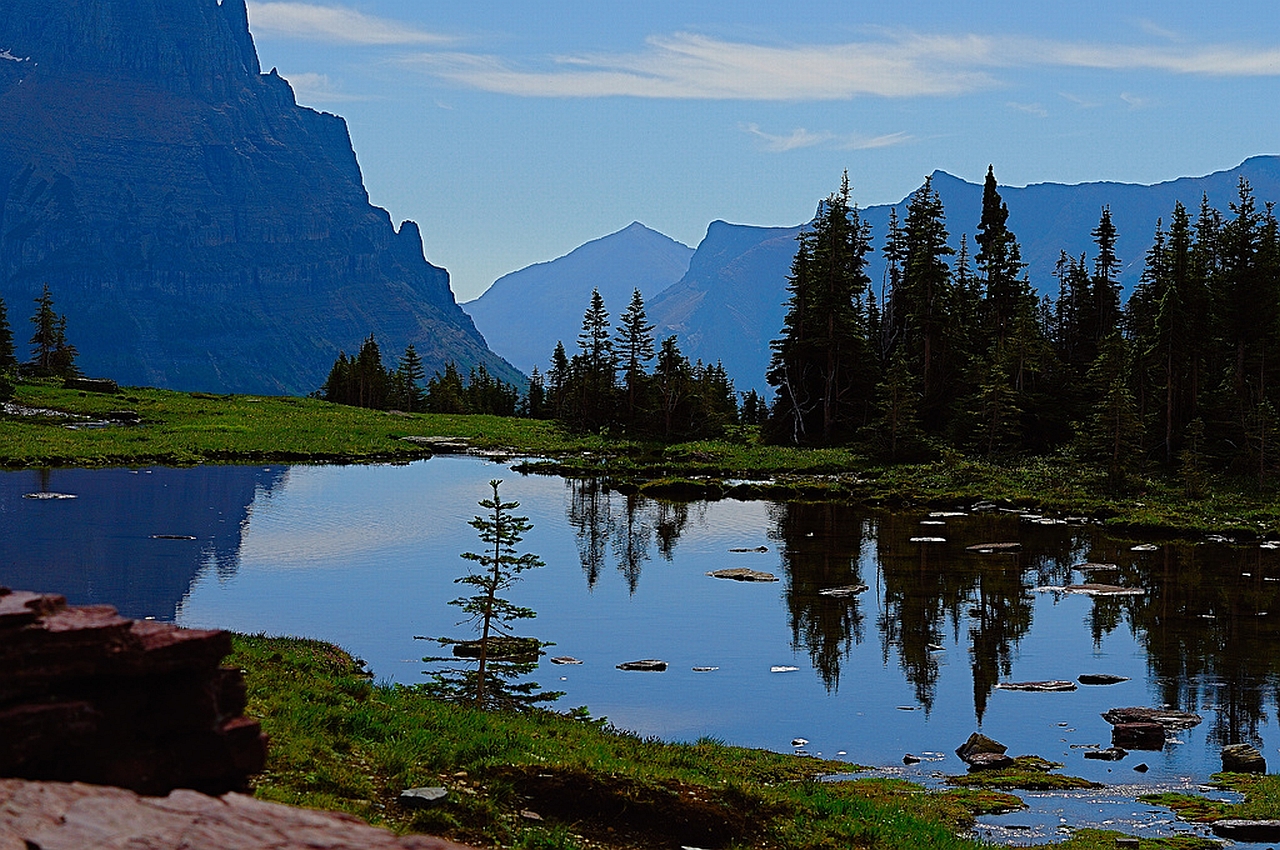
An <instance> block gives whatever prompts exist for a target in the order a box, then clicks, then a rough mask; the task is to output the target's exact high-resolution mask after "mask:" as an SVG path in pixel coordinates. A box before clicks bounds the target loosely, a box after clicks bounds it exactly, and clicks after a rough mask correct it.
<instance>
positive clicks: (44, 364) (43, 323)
mask: <svg viewBox="0 0 1280 850" xmlns="http://www.w3.org/2000/svg"><path fill="white" fill-rule="evenodd" d="M35 303H36V312H35V314H34V315H32V317H31V324H32V325H33V326H34V328H35V331H34V332H33V333H32V335H31V340H30V345H31V359H30V360H28V361H25V362H20V361H19V360H18V355H17V349H16V348H15V347H14V342H13V328H12V327H11V326H10V325H9V312H8V309H7V308H6V307H5V303H4V299H0V398H9V397H10V396H11V395H12V394H13V382H14V381H15V380H17V378H19V377H20V376H22V377H33V378H64V379H65V378H76V377H79V376H80V370H79V369H78V368H77V367H76V356H77V355H78V353H79V352H77V351H76V347H75V346H74V345H72V344H71V343H69V342H68V341H67V317H66V316H65V315H62V314H59V313H58V312H57V311H55V310H54V309H53V295H52V294H51V293H50V292H49V287H48V285H47V284H46V285H45V287H44V289H43V290H42V291H41V293H40V295H39V296H38V297H37V298H36V299H35Z"/></svg>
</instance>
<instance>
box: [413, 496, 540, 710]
mask: <svg viewBox="0 0 1280 850" xmlns="http://www.w3.org/2000/svg"><path fill="white" fill-rule="evenodd" d="M501 484H502V482H501V481H499V480H494V481H490V482H489V486H490V487H492V488H493V496H492V498H488V499H482V500H481V501H480V507H482V508H484V509H485V510H486V511H487V514H486V515H485V516H477V517H475V518H474V519H472V520H471V522H470V525H471V527H472V528H474V529H475V530H476V532H477V533H478V534H479V537H480V541H481V542H482V543H483V544H484V545H485V548H484V550H483V551H482V552H478V553H477V552H464V553H462V557H463V558H464V559H466V560H468V561H470V562H472V563H474V564H477V565H478V566H479V569H478V571H475V572H469V573H468V574H467V575H465V576H461V577H460V578H457V579H454V583H455V584H464V585H467V586H468V587H469V588H472V589H473V590H474V591H475V592H474V593H473V594H472V595H470V596H463V597H459V598H457V599H454V600H453V601H451V602H450V603H449V604H450V605H455V606H457V607H458V608H459V609H461V610H462V612H463V613H464V614H465V615H466V620H465V621H464V622H469V623H471V624H473V625H474V627H475V630H476V632H477V633H478V634H479V638H478V639H477V640H459V639H456V638H446V637H442V638H436V639H435V640H436V641H437V642H438V643H440V644H442V645H445V646H452V647H454V656H455V657H453V658H450V657H439V656H429V657H427V658H424V659H422V660H423V661H426V662H437V663H438V662H454V661H456V660H457V656H459V655H461V656H462V657H467V656H470V657H474V658H475V659H476V663H477V668H476V669H475V670H472V669H470V668H469V667H467V668H449V669H445V670H439V671H434V672H431V671H429V672H430V675H431V677H432V678H431V681H430V682H428V683H427V684H426V685H424V686H423V690H424V691H426V692H427V693H428V694H430V695H432V696H434V697H437V698H439V699H447V700H452V701H455V702H463V703H468V704H470V705H472V706H474V707H476V708H479V709H482V710H486V711H489V710H526V709H529V708H533V707H535V706H536V705H537V704H538V703H540V702H550V701H554V700H556V699H559V698H560V697H561V696H563V694H561V693H558V692H547V691H539V690H538V684H537V683H536V682H528V681H524V682H520V681H516V680H518V679H520V678H522V677H524V676H527V675H528V674H529V673H530V672H532V671H533V669H534V668H535V667H536V666H537V663H538V657H539V656H541V655H542V654H543V648H544V647H546V646H548V645H549V644H547V643H544V642H542V641H539V640H536V639H534V638H519V637H516V636H514V635H513V634H512V633H511V629H512V628H513V627H514V625H515V623H516V622H517V621H519V620H527V619H531V618H533V617H536V616H537V612H535V611H534V610H533V609H532V608H527V607H524V606H520V605H516V604H514V603H512V602H511V601H510V600H508V599H506V598H505V597H504V596H503V595H502V594H505V593H506V592H507V591H508V590H510V589H511V587H512V586H513V585H514V584H515V583H516V582H517V581H519V580H520V578H521V574H522V573H524V572H527V571H528V570H532V569H536V568H538V567H541V566H544V564H543V562H542V559H541V558H539V557H538V556H537V555H534V554H532V553H523V554H521V553H518V552H517V548H518V547H519V545H520V542H521V541H522V540H523V539H524V535H525V534H526V533H527V532H528V531H529V530H530V529H531V528H532V527H533V525H532V524H531V523H530V522H529V518H528V517H523V516H516V515H515V514H514V513H513V511H515V509H516V508H518V507H520V503H519V502H514V501H513V502H504V501H502V498H501V496H500V495H499V493H498V487H499V485H501ZM415 639H417V640H426V638H423V637H422V636H415ZM459 649H462V650H463V652H461V653H460V652H459V651H458V650H459Z"/></svg>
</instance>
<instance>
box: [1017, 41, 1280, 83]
mask: <svg viewBox="0 0 1280 850" xmlns="http://www.w3.org/2000/svg"><path fill="white" fill-rule="evenodd" d="M1023 52H1024V54H1025V55H1024V56H1023V57H1022V61H1023V62H1024V63H1026V64H1039V65H1058V66H1065V67H1072V68H1094V69H1099V70H1110V71H1165V72H1168V73H1173V74H1203V75H1206V76H1217V77H1275V76H1280V48H1267V49H1248V48H1243V47H1230V46H1210V47H1200V48H1183V47H1145V46H1131V45H1123V44H1080V43H1074V44H1069V43H1060V42H1048V41H1042V42H1028V43H1027V44H1026V45H1025V46H1024V47H1023Z"/></svg>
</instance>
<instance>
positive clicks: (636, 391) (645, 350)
mask: <svg viewBox="0 0 1280 850" xmlns="http://www.w3.org/2000/svg"><path fill="white" fill-rule="evenodd" d="M653 328H654V325H653V323H651V322H650V321H649V320H648V318H647V317H646V316H645V313H644V298H643V296H641V294H640V290H639V289H635V290H633V291H632V293H631V303H630V304H629V305H627V311H626V312H625V313H623V314H622V323H621V324H619V325H618V328H617V336H615V337H614V350H615V351H616V352H617V354H618V365H619V367H620V368H621V370H622V388H623V394H624V395H623V402H624V409H625V411H626V412H625V420H626V421H627V422H628V423H630V424H635V422H636V419H637V416H638V414H639V413H640V412H641V408H642V406H643V404H644V395H645V384H646V380H647V378H648V371H647V370H648V364H649V362H650V361H652V360H653V358H654V350H653Z"/></svg>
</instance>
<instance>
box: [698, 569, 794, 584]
mask: <svg viewBox="0 0 1280 850" xmlns="http://www.w3.org/2000/svg"><path fill="white" fill-rule="evenodd" d="M707 575H709V576H711V577H712V578H727V579H733V580H734V581H763V582H771V581H777V580H778V577H777V576H775V575H774V574H773V573H766V572H761V571H760V570H749V569H747V568H746V567H734V568H732V569H728V570H712V571H711V572H709V573H707Z"/></svg>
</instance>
